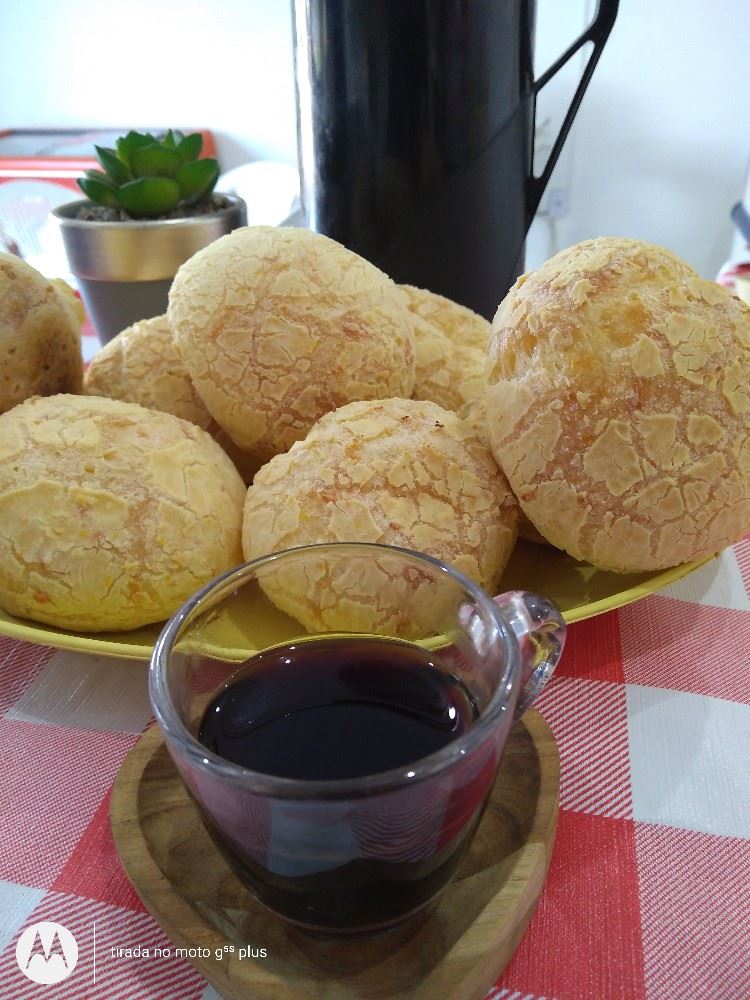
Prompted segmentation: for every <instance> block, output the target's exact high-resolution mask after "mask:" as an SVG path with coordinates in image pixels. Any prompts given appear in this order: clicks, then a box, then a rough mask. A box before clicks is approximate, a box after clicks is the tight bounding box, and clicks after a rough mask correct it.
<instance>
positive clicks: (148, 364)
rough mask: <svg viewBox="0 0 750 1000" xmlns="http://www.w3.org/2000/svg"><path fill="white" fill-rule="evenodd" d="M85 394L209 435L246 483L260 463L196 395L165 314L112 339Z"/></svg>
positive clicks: (89, 372) (87, 379)
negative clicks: (130, 405) (173, 420)
mask: <svg viewBox="0 0 750 1000" xmlns="http://www.w3.org/2000/svg"><path fill="white" fill-rule="evenodd" d="M83 391H84V392H85V393H86V395H88V396H108V397H109V398H110V399H120V400H122V401H123V402H125V403H138V404H139V405H140V406H146V407H148V408H149V409H152V410H160V411H161V412H162V413H173V414H174V415H175V416H176V417H181V418H182V419H183V420H189V421H190V422H191V423H194V424H196V425H197V426H198V427H202V428H203V430H205V431H208V433H209V434H210V435H211V437H212V438H214V439H215V440H216V441H218V442H219V444H220V445H221V446H222V448H223V449H224V451H226V453H227V454H228V455H229V457H230V458H231V459H232V461H233V462H234V464H235V466H236V467H237V470H238V472H239V473H240V475H241V476H242V478H243V479H244V480H245V482H246V483H250V482H252V478H253V476H254V475H255V473H256V472H257V470H258V469H259V468H260V463H259V462H258V461H257V460H256V459H255V458H254V457H253V456H252V455H249V454H247V453H246V452H243V451H242V449H241V448H238V447H237V445H235V444H234V442H233V441H232V440H231V439H230V438H229V437H228V436H227V434H226V433H225V432H224V431H223V430H222V429H221V427H219V425H218V424H217V423H216V421H215V420H214V419H213V417H212V416H211V414H210V413H209V412H208V410H207V409H206V407H205V405H204V403H203V400H202V399H201V398H200V396H199V395H198V393H197V392H196V391H195V387H194V386H193V383H192V382H191V380H190V376H189V375H188V371H187V368H186V367H185V363H184V362H183V360H182V355H181V354H180V352H179V351H178V350H177V345H176V343H175V340H174V336H173V334H172V329H171V327H170V325H169V320H168V319H167V317H166V316H154V317H153V318H151V319H142V320H139V322H137V323H133V325H132V326H129V327H127V328H126V329H125V330H122V331H121V332H120V333H118V334H117V336H116V337H113V338H112V340H110V342H109V343H108V344H105V345H104V347H102V348H101V350H100V351H98V352H97V353H96V355H95V356H94V358H93V360H92V361H91V363H90V364H89V366H88V368H87V369H86V373H85V375H84V380H83Z"/></svg>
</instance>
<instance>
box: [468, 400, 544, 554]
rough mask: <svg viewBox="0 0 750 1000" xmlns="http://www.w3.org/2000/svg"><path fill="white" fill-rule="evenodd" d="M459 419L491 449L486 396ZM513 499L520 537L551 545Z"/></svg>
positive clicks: (472, 402) (526, 540)
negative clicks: (516, 509) (516, 510)
mask: <svg viewBox="0 0 750 1000" xmlns="http://www.w3.org/2000/svg"><path fill="white" fill-rule="evenodd" d="M458 415H459V417H461V419H462V420H465V421H466V422H467V423H468V424H469V426H470V427H472V428H473V430H474V432H475V433H476V435H477V437H478V438H479V439H480V440H481V441H483V442H484V443H485V444H486V445H487V447H488V448H489V446H490V443H489V436H488V434H487V399H486V394H485V395H482V396H480V397H479V398H478V399H474V400H472V401H471V402H470V403H467V404H466V405H465V406H463V407H461V409H460V410H459V411H458ZM513 499H514V500H515V502H516V505H517V506H518V537H519V538H522V539H523V540H524V541H525V542H534V543H535V544H536V545H549V544H550V543H549V542H548V541H547V539H546V538H544V536H543V535H542V534H541V532H539V531H538V530H537V529H536V528H535V527H534V525H533V524H532V523H531V521H530V520H529V519H528V517H527V516H526V513H525V512H524V509H523V507H521V505H520V504H519V503H518V500H517V498H516V497H515V496H514V497H513Z"/></svg>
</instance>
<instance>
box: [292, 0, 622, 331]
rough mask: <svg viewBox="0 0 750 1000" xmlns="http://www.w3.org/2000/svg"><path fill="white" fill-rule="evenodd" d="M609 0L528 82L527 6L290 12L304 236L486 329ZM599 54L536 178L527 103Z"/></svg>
mask: <svg viewBox="0 0 750 1000" xmlns="http://www.w3.org/2000/svg"><path fill="white" fill-rule="evenodd" d="M616 13H617V0H600V3H599V8H598V10H597V13H596V16H595V18H594V21H593V22H592V24H591V26H590V27H589V29H588V30H587V31H586V32H584V34H583V35H582V36H581V37H580V38H578V39H577V40H576V42H575V43H574V44H573V45H572V46H570V48H569V49H568V50H567V51H566V52H565V53H563V55H562V56H561V57H560V59H559V60H558V61H557V62H556V63H555V64H554V65H553V66H551V67H550V69H549V70H548V71H547V72H546V73H545V74H544V76H542V77H540V78H538V79H535V78H534V66H533V39H534V22H535V0H294V33H295V69H296V83H297V112H298V139H299V157H300V169H301V175H302V209H303V215H304V220H305V224H306V225H308V226H309V227H310V228H311V229H314V230H315V231H317V232H320V233H324V234H326V235H327V236H330V237H332V238H333V239H335V240H337V241H338V242H340V243H343V244H344V245H345V246H347V247H349V248H350V249H351V250H354V251H356V252H357V253H359V254H361V255H362V256H363V257H366V258H367V259H368V260H371V261H372V262H373V263H375V264H377V265H378V266H379V267H380V268H382V269H383V270H384V271H385V272H386V273H387V274H389V275H390V276H391V277H392V278H393V279H394V280H395V281H397V282H402V283H409V284H413V285H419V286H421V287H423V288H428V289H430V290H432V291H434V292H438V293H440V294H442V295H446V296H448V297H449V298H452V299H454V300H455V301H457V302H460V303H462V304H464V305H466V306H469V307H470V308H472V309H474V310H475V311H477V312H479V313H481V314H483V315H484V316H487V317H488V318H489V317H491V316H492V315H493V313H494V311H495V309H496V308H497V305H498V303H499V302H500V300H501V299H502V298H503V296H504V295H505V292H506V291H507V290H508V288H509V287H510V286H511V284H512V283H513V281H514V280H515V279H516V277H517V276H518V274H520V273H521V271H522V269H523V252H524V241H525V238H526V232H527V230H528V227H529V225H530V223H531V220H532V218H533V216H534V213H535V211H536V208H537V206H538V204H539V200H540V198H541V195H542V192H543V190H544V185H545V184H546V183H547V180H548V179H549V175H550V173H551V171H552V167H553V166H554V162H555V160H556V159H557V155H558V154H559V151H560V148H561V146H562V143H563V141H564V139H565V136H566V134H567V132H568V129H569V127H570V124H571V123H572V120H573V117H574V115H575V113H576V111H577V109H578V105H579V103H580V100H581V98H582V96H583V92H584V90H585V88H586V86H587V84H588V81H589V79H590V77H591V74H592V72H593V69H594V66H595V64H596V62H597V60H598V58H599V55H600V53H601V49H602V47H603V45H604V43H605V41H606V39H607V36H608V35H609V32H610V30H611V28H612V25H613V23H614V19H615V16H616ZM587 41H592V42H593V43H594V47H593V50H592V53H591V55H590V57H589V60H588V63H587V65H586V68H585V70H584V73H583V76H582V79H581V82H580V84H579V87H578V90H577V91H576V95H575V97H574V99H573V102H572V104H571V107H570V109H569V111H568V114H567V116H566V118H565V121H564V123H563V125H562V128H561V130H560V135H559V136H558V139H557V141H556V143H555V145H554V147H553V150H552V153H551V155H550V158H549V161H548V163H547V165H546V166H545V168H544V170H543V172H542V174H541V175H540V176H539V177H534V176H533V174H532V157H533V142H534V105H535V96H536V94H537V92H538V91H539V89H540V88H541V87H542V86H544V84H545V83H546V82H547V80H549V79H550V77H551V76H552V75H553V74H554V73H555V72H556V71H557V70H558V69H559V68H560V66H562V65H563V63H565V62H566V61H567V60H568V59H569V58H570V56H571V55H573V53H574V52H576V51H577V50H578V49H579V48H580V47H581V45H583V44H584V42H587Z"/></svg>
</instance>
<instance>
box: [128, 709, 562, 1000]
mask: <svg viewBox="0 0 750 1000" xmlns="http://www.w3.org/2000/svg"><path fill="white" fill-rule="evenodd" d="M559 787H560V782H559V757H558V752H557V746H556V744H555V741H554V737H553V736H552V733H551V732H550V730H549V727H548V726H547V724H546V723H545V722H544V720H543V719H542V717H541V716H540V715H539V714H538V712H535V711H533V710H531V711H528V712H527V713H526V714H525V715H524V717H523V719H522V721H521V722H519V723H517V724H516V725H515V726H514V728H513V729H512V731H511V734H510V737H509V739H508V742H507V744H506V748H505V753H504V754H503V759H502V763H501V766H500V771H499V773H498V777H497V780H496V782H495V785H494V788H493V791H492V795H491V799H490V802H489V804H488V806H487V809H486V811H485V814H484V817H483V818H482V822H481V824H480V826H479V829H478V830H477V833H476V835H475V837H474V840H473V842H472V845H471V848H470V850H469V852H468V854H467V856H466V858H465V859H464V862H463V864H462V865H461V868H460V869H459V872H458V874H457V876H456V878H455V879H454V881H453V882H452V883H451V884H450V885H449V886H448V888H447V889H446V890H445V891H444V892H443V894H442V896H441V897H440V899H439V901H438V904H437V906H436V907H435V908H434V909H433V910H432V911H431V912H430V914H429V915H427V916H426V917H423V918H422V919H421V920H420V921H412V922H411V923H410V924H408V925H406V926H405V927H402V928H398V929H396V930H394V931H390V932H386V933H384V934H380V935H375V936H373V937H370V938H355V939H348V938H344V939H341V938H338V939H334V940H332V939H324V938H316V937H312V936H310V935H307V934H303V933H301V932H300V931H297V930H295V929H294V928H291V927H289V926H288V925H286V924H285V923H284V922H283V921H282V920H279V919H278V918H276V917H275V916H273V914H271V913H269V911H268V910H266V909H265V908H264V907H263V906H261V905H260V903H258V902H257V901H256V900H255V898H254V897H253V896H252V894H251V893H250V891H249V890H248V889H246V888H245V887H244V886H243V885H242V883H241V882H240V881H239V880H238V879H237V877H236V876H235V875H234V873H233V872H232V871H231V869H230V868H229V867H228V865H227V864H226V862H225V861H224V859H223V858H222V856H221V854H220V853H219V852H218V850H217V849H216V847H215V846H214V844H213V842H212V840H211V839H210V837H209V835H208V834H207V833H206V831H205V829H204V828H203V825H202V823H201V821H200V819H199V817H198V812H197V810H196V808H195V806H194V805H193V803H192V801H191V800H190V798H189V797H188V795H187V793H186V791H185V789H184V786H183V785H182V783H181V781H180V779H179V778H178V776H177V771H176V770H175V767H174V764H173V763H172V759H171V757H170V756H169V753H168V751H167V749H166V747H165V745H164V742H163V740H162V737H161V732H160V730H159V729H158V728H157V727H156V726H154V727H152V728H151V729H150V730H149V731H148V732H147V733H146V734H145V735H144V736H143V737H142V739H141V740H140V741H139V742H138V743H137V744H136V746H135V747H134V748H133V750H131V752H130V753H129V754H128V756H127V758H126V759H125V762H124V763H123V765H122V768H121V769H120V772H119V774H118V775H117V778H116V780H115V784H114V789H113V793H112V801H111V807H110V819H111V822H112V831H113V834H114V839H115V844H116V846H117V850H118V852H119V855H120V858H121V860H122V863H123V865H124V867H125V871H126V872H127V874H128V876H129V877H130V879H131V881H132V882H133V885H134V886H135V888H136V890H137V892H138V895H139V896H140V897H141V899H142V900H143V903H144V905H145V906H146V907H147V908H148V910H149V911H150V912H151V913H152V914H153V916H154V917H155V918H156V920H158V922H159V923H160V924H161V926H162V928H163V929H164V931H165V933H166V934H167V935H168V936H169V937H170V938H171V939H172V941H173V942H174V943H175V945H176V947H179V948H188V949H197V948H200V949H206V948H207V949H210V956H211V957H207V958H204V957H191V958H190V960H191V961H192V963H193V965H194V966H195V967H196V968H197V969H198V971H199V972H200V973H201V974H202V975H203V976H204V977H205V978H206V979H207V980H208V982H209V983H211V985H212V986H214V987H215V988H216V989H217V990H219V991H220V992H221V993H222V994H224V996H225V997H227V998H229V1000H235V998H236V1000H280V998H281V997H283V998H284V1000H310V998H316V997H318V998H324V997H325V998H326V1000H328V998H330V1000H354V998H357V1000H370V998H372V1000H375V998H378V1000H392V998H395V997H410V998H416V1000H428V998H429V1000H435V998H436V997H439V998H440V1000H481V998H482V997H484V995H485V993H486V992H487V990H488V989H489V988H490V987H491V986H492V985H493V983H494V982H495V980H496V979H497V977H498V975H499V974H500V972H501V971H502V970H503V969H504V968H505V966H506V965H507V963H508V961H509V960H510V958H511V955H512V954H513V952H514V950H515V948H516V946H517V944H518V942H519V940H520V938H521V935H522V934H523V932H524V930H525V929H526V926H527V924H528V922H529V920H530V919H531V915H532V913H533V911H534V908H535V906H536V901H537V898H538V896H539V893H540V891H541V888H542V883H543V882H544V877H545V875H546V872H547V866H548V864H549V859H550V854H551V852H552V844H553V841H554V836H555V828H556V826H557V808H558V797H559ZM232 945H233V946H234V951H224V952H222V954H223V957H222V958H221V959H217V958H216V957H215V954H216V953H217V950H218V952H221V950H222V949H223V948H224V946H232ZM241 947H244V948H245V949H248V950H247V952H246V954H247V955H249V956H252V955H253V953H254V954H255V955H258V953H259V951H260V949H265V952H266V954H265V957H256V958H253V957H242V958H241V957H240V952H239V949H240V948H241ZM203 954H205V952H204V953H203Z"/></svg>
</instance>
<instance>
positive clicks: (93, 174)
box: [84, 170, 114, 187]
mask: <svg viewBox="0 0 750 1000" xmlns="http://www.w3.org/2000/svg"><path fill="white" fill-rule="evenodd" d="M84 176H86V177H90V178H91V180H92V181H101V182H102V184H106V185H107V186H108V187H113V186H114V185H113V184H112V179H111V177H108V176H107V174H105V173H102V171H101V170H87V171H86V173H85V175H84Z"/></svg>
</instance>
